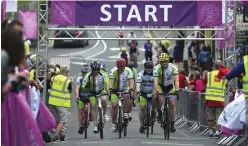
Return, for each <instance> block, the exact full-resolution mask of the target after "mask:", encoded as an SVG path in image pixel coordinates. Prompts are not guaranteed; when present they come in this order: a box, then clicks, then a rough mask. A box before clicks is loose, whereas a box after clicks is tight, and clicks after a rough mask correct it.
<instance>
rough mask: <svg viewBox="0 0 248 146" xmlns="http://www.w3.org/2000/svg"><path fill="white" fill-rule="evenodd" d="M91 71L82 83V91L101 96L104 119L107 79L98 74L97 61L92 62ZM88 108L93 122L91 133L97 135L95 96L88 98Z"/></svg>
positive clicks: (98, 66)
mask: <svg viewBox="0 0 248 146" xmlns="http://www.w3.org/2000/svg"><path fill="white" fill-rule="evenodd" d="M90 67H91V71H90V72H88V73H87V74H86V75H85V77H84V79H83V83H82V91H83V92H85V90H87V91H89V92H90V93H91V94H93V95H95V94H101V95H102V96H101V99H102V108H103V114H104V118H105V117H106V116H107V114H106V108H107V104H106V100H107V99H106V95H107V91H108V85H107V79H106V77H105V76H104V74H102V73H101V72H100V65H99V63H98V62H97V61H93V62H92V63H91V65H90ZM87 85H89V89H86V86H87ZM89 101H90V106H91V115H92V119H93V121H94V128H93V132H94V133H98V127H97V99H96V97H95V96H90V97H89Z"/></svg>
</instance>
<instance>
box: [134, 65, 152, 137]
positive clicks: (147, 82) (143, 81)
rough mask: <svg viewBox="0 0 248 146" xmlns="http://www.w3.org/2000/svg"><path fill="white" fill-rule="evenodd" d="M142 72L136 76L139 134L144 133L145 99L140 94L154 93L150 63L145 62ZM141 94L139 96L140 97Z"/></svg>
mask: <svg viewBox="0 0 248 146" xmlns="http://www.w3.org/2000/svg"><path fill="white" fill-rule="evenodd" d="M144 68H145V69H144V70H143V71H141V72H140V73H139V74H138V77H137V81H136V91H137V96H139V97H138V98H139V104H140V112H139V119H140V130H139V132H140V133H145V127H144V119H145V113H146V104H147V101H146V99H145V98H144V97H143V96H142V94H151V93H152V92H153V91H154V81H153V78H154V77H153V63H152V62H151V61H147V62H145V64H144ZM140 93H141V95H140Z"/></svg>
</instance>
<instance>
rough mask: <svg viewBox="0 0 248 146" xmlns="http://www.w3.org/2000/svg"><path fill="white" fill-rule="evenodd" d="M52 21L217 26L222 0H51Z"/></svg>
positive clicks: (91, 23) (119, 24) (55, 22)
mask: <svg viewBox="0 0 248 146" xmlns="http://www.w3.org/2000/svg"><path fill="white" fill-rule="evenodd" d="M51 23H52V24H54V25H88V26H96V25H99V26H121V25H124V26H148V25H150V26H172V25H175V26H196V25H198V26H220V25H221V24H222V2H221V1H52V2H51Z"/></svg>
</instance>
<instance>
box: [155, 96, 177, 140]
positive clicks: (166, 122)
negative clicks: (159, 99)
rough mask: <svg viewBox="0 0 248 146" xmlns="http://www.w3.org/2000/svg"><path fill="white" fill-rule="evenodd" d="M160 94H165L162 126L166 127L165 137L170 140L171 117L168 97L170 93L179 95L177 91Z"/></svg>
mask: <svg viewBox="0 0 248 146" xmlns="http://www.w3.org/2000/svg"><path fill="white" fill-rule="evenodd" d="M159 95H164V96H165V102H164V105H163V107H162V109H163V110H162V111H163V114H162V119H163V121H162V122H161V127H162V128H163V129H164V138H165V139H167V140H169V139H170V125H171V124H170V118H169V108H168V99H169V96H170V95H177V94H175V93H162V94H159Z"/></svg>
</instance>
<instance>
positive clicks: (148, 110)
mask: <svg viewBox="0 0 248 146" xmlns="http://www.w3.org/2000/svg"><path fill="white" fill-rule="evenodd" d="M149 126H150V107H149V104H148V103H147V104H146V137H149Z"/></svg>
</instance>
